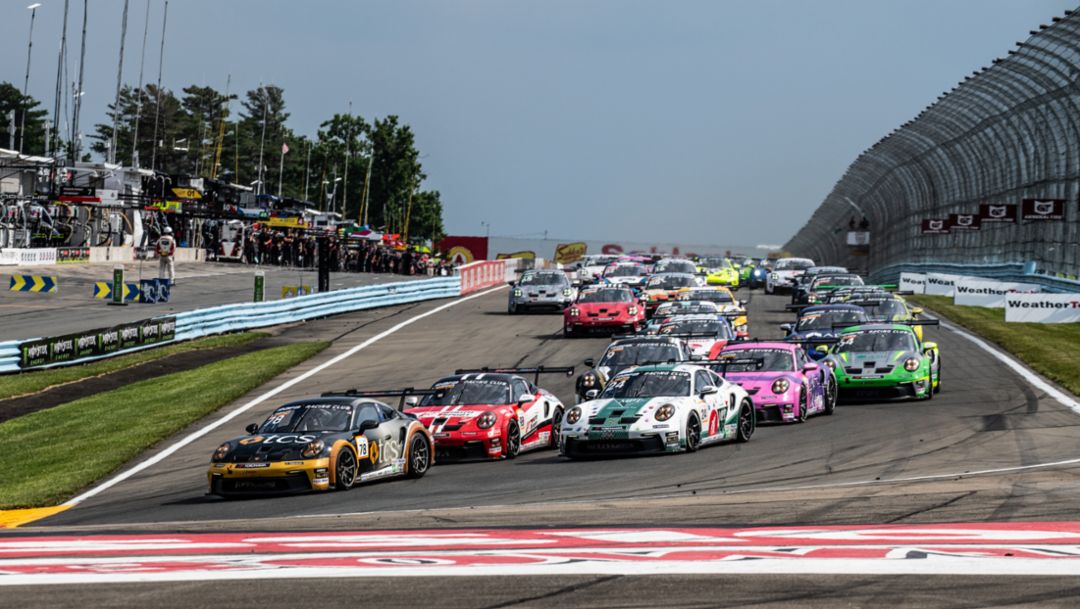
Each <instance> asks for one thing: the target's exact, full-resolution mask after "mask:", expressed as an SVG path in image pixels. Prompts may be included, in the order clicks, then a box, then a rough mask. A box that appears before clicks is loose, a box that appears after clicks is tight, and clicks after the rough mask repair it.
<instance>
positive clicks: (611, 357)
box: [600, 342, 683, 368]
mask: <svg viewBox="0 0 1080 609" xmlns="http://www.w3.org/2000/svg"><path fill="white" fill-rule="evenodd" d="M682 360H683V357H682V351H680V350H679V347H678V346H677V345H673V344H671V343H668V342H640V343H629V344H625V345H612V346H610V347H608V350H607V352H606V353H604V357H602V358H600V365H601V366H606V367H608V368H626V367H629V366H636V365H638V364H647V363H656V362H670V361H674V362H678V361H682Z"/></svg>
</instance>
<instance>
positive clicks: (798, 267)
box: [776, 258, 814, 271]
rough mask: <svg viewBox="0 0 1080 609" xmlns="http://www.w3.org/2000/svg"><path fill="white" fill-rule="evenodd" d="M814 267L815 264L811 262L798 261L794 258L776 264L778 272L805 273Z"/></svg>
mask: <svg viewBox="0 0 1080 609" xmlns="http://www.w3.org/2000/svg"><path fill="white" fill-rule="evenodd" d="M812 266H814V263H813V262H810V261H809V260H798V259H794V258H787V259H784V260H780V261H778V262H777V263H776V270H778V271H805V270H806V269H808V268H810V267H812Z"/></svg>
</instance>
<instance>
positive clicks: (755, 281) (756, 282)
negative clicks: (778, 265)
mask: <svg viewBox="0 0 1080 609" xmlns="http://www.w3.org/2000/svg"><path fill="white" fill-rule="evenodd" d="M738 269H739V285H740V286H746V287H748V288H750V289H754V288H760V287H761V286H763V285H765V279H766V275H768V274H769V271H768V270H766V268H765V267H764V266H762V265H761V264H757V263H755V262H754V261H753V260H752V259H750V258H747V259H745V260H743V262H742V264H741V265H739V267H738Z"/></svg>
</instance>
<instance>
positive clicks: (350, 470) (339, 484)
mask: <svg viewBox="0 0 1080 609" xmlns="http://www.w3.org/2000/svg"><path fill="white" fill-rule="evenodd" d="M355 482H356V455H355V454H353V451H352V449H350V448H342V449H341V450H340V451H338V455H337V459H336V462H335V464H334V488H336V489H338V490H339V491H344V490H347V489H349V488H351V487H352V485H353V484H354V483H355Z"/></svg>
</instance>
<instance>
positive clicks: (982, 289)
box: [953, 277, 1039, 309]
mask: <svg viewBox="0 0 1080 609" xmlns="http://www.w3.org/2000/svg"><path fill="white" fill-rule="evenodd" d="M1038 291H1039V286H1037V285H1035V284H1033V283H1018V282H1010V281H994V280H993V279H977V278H975V277H965V278H963V279H961V280H959V281H957V282H956V284H955V285H954V291H953V304H957V305H963V306H966V307H987V308H990V309H1002V308H1004V307H1005V297H1006V296H1009V295H1011V293H1014V292H1023V293H1027V294H1033V293H1036V292H1038Z"/></svg>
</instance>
